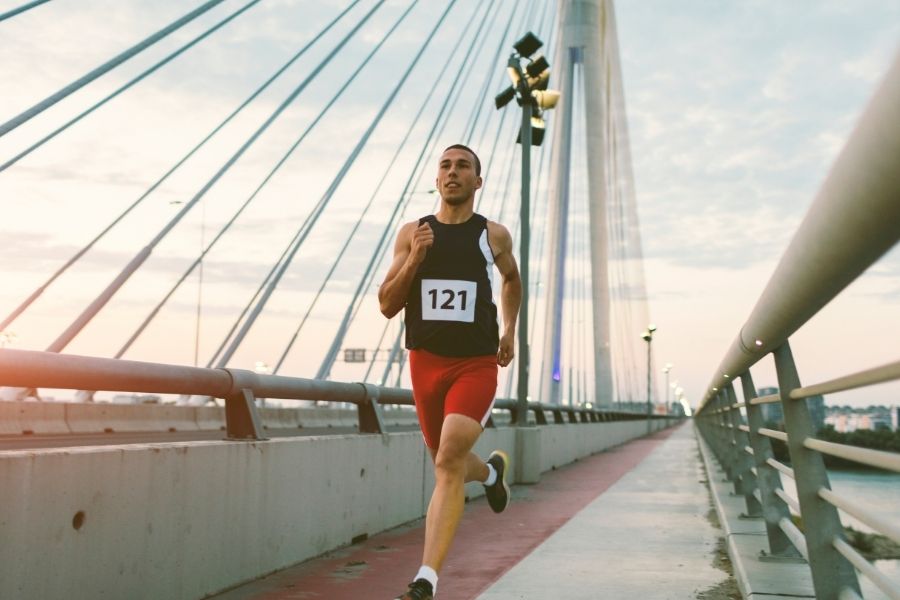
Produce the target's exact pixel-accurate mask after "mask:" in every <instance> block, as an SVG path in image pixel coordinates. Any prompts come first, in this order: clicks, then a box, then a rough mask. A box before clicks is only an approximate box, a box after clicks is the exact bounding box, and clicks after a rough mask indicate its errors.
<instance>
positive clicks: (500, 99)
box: [494, 86, 516, 109]
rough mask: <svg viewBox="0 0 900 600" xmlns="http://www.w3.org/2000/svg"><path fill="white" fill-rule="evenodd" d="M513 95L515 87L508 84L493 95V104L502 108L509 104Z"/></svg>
mask: <svg viewBox="0 0 900 600" xmlns="http://www.w3.org/2000/svg"><path fill="white" fill-rule="evenodd" d="M515 97H516V89H515V88H514V87H513V86H509V87H508V88H506V89H505V90H503V91H502V92H500V93H499V94H497V95H496V96H494V106H496V107H497V108H498V109H500V108H503V107H504V106H506V105H507V104H509V103H510V101H511V100H512V99H513V98H515Z"/></svg>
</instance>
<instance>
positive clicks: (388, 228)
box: [208, 4, 490, 366]
mask: <svg viewBox="0 0 900 600" xmlns="http://www.w3.org/2000/svg"><path fill="white" fill-rule="evenodd" d="M486 6H488V7H490V5H489V4H486ZM488 10H490V8H489V9H488ZM474 14H477V11H476V12H475V13H474ZM474 14H473V17H472V18H473V19H474V18H475V17H474ZM483 23H484V20H483V21H482V27H483ZM480 30H481V29H480V28H479V31H480ZM461 41H462V38H460V41H459V42H457V48H458V47H459V44H460V43H461ZM453 54H455V50H454V52H453V53H451V57H450V58H448V64H449V62H450V60H451V59H452V55H453ZM463 64H465V61H464V63H463ZM462 72H463V70H462V69H460V70H459V72H458V73H457V76H456V79H455V80H454V82H453V84H452V85H451V86H450V89H451V91H452V90H455V89H456V83H458V82H459V79H460V77H461V75H462ZM438 79H439V80H440V77H439V78H438ZM453 96H454V94H453V93H450V94H448V95H447V97H446V99H445V100H444V105H443V106H442V108H441V109H440V110H439V115H438V118H437V120H436V121H435V124H434V126H433V127H432V130H431V133H430V134H429V140H430V139H431V138H432V137H433V136H434V132H435V130H436V129H437V127H438V124H439V123H440V116H441V115H443V114H444V113H445V112H446V107H447V104H448V103H449V102H450V99H451V98H452V97H453ZM427 147H428V142H427V141H426V142H425V144H424V146H423V149H422V151H421V152H420V153H419V157H418V159H417V161H416V164H415V166H414V167H413V168H412V170H411V171H410V173H411V174H410V176H409V178H408V179H407V182H406V185H405V186H404V188H403V191H402V192H401V193H400V199H401V201H400V202H398V204H397V206H396V207H395V209H394V212H393V213H392V214H391V216H390V218H389V219H388V223H387V225H386V226H385V229H384V232H385V233H383V234H382V238H384V236H387V235H389V234H390V233H391V230H392V227H393V223H394V221H395V219H396V217H397V214H398V212H399V210H400V206H401V205H403V206H405V204H403V199H406V203H408V202H409V198H410V196H409V191H410V190H411V189H414V188H412V187H411V185H412V183H413V179H415V177H416V172H417V171H418V169H419V166H420V165H421V163H422V160H423V159H424V157H425V154H426V152H427ZM421 176H422V173H420V174H419V178H418V179H416V184H415V185H418V184H419V181H420V180H421ZM299 235H300V232H298V233H297V236H299ZM297 236H295V238H294V239H295V240H296V238H297ZM292 244H293V242H292ZM290 247H291V245H290V244H289V245H288V247H287V248H286V249H285V251H284V253H282V255H281V256H282V257H281V258H280V259H279V261H278V262H276V264H275V265H273V266H272V270H271V271H270V272H269V275H268V276H267V277H266V279H265V280H264V281H263V283H262V284H260V287H259V289H258V290H257V292H256V294H255V295H254V296H253V298H252V299H251V300H250V302H249V303H248V304H247V305H246V306H245V307H244V311H243V312H242V313H241V315H240V316H239V317H238V319H237V320H236V321H235V323H234V325H233V326H232V328H231V330H230V331H229V333H228V334H227V335H226V336H225V339H224V341H223V342H222V345H221V346H219V349H218V350H217V351H216V353H215V355H214V356H213V358H212V359H211V360H210V362H209V365H208V366H212V364H213V363H215V361H216V360H218V357H219V355H220V354H221V353H222V352H223V351H224V350H225V347H226V345H227V344H228V341H229V340H230V339H231V336H232V335H233V334H234V332H235V331H236V330H237V327H238V326H239V325H240V323H241V321H242V320H243V318H244V316H245V315H246V313H247V312H248V311H249V310H250V308H251V306H253V304H254V303H255V302H256V298H257V297H258V296H259V294H261V293H262V290H263V289H264V287H265V286H266V285H267V283H268V281H269V279H270V278H271V277H272V275H273V274H274V273H275V271H276V270H277V269H278V267H279V264H280V263H281V261H282V260H283V259H284V257H285V256H287V253H288V252H289V251H290ZM381 252H382V254H381V256H382V258H383V252H384V250H383V249H382V250H381ZM375 254H376V255H377V254H378V250H376V252H375ZM379 260H381V259H379ZM363 279H364V278H363ZM297 334H298V335H299V332H298V333H297Z"/></svg>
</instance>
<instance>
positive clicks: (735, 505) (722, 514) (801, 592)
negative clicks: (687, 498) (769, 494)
mask: <svg viewBox="0 0 900 600" xmlns="http://www.w3.org/2000/svg"><path fill="white" fill-rule="evenodd" d="M694 434H695V435H696V437H697V445H698V447H699V448H700V455H701V456H702V457H703V465H704V467H706V475H707V479H708V480H709V490H710V493H711V495H712V500H713V506H714V507H715V509H716V514H718V516H719V522H720V523H721V524H722V530H723V531H724V535H725V541H726V542H727V544H726V545H727V546H728V556H729V557H730V558H731V564H732V565H733V567H734V577H735V579H737V582H738V587H740V590H741V595H742V596H743V597H744V598H745V599H748V600H749V599H754V598H758V599H760V600H761V599H762V598H765V599H766V600H780V599H785V600H787V599H790V598H793V599H795V600H796V599H797V598H815V597H816V594H815V592H814V590H813V584H812V575H811V574H810V571H809V566H808V565H807V564H806V563H796V562H763V561H761V560H759V557H760V552H761V551H762V550H766V551H768V549H769V542H768V539H767V537H766V526H765V522H764V521H763V520H762V519H748V518H741V514H742V513H744V512H745V506H744V500H743V498H742V497H740V496H735V495H734V494H733V493H732V491H731V490H732V488H733V486H732V483H731V482H729V481H728V480H726V479H725V472H724V471H723V470H722V469H721V468H719V466H718V464H717V463H716V462H715V461H714V460H713V454H712V452H711V451H710V449H709V446H708V445H707V444H706V441H704V439H703V436H701V435H700V432H699V431H697V429H696V427H695V428H694Z"/></svg>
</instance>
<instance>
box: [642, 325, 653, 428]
mask: <svg viewBox="0 0 900 600" xmlns="http://www.w3.org/2000/svg"><path fill="white" fill-rule="evenodd" d="M654 331H656V325H653V324H650V325H648V326H647V329H646V330H645V331H644V333H643V334H642V335H641V337H642V338H643V339H644V341H645V342H647V433H650V417H651V415H652V414H653V413H652V407H651V404H650V363H651V355H650V348H651V345H652V343H653V332H654Z"/></svg>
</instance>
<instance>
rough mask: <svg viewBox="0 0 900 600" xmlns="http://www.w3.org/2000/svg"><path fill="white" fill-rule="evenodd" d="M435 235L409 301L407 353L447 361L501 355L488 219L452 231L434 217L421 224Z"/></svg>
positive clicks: (477, 219) (475, 216)
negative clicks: (428, 354) (425, 353)
mask: <svg viewBox="0 0 900 600" xmlns="http://www.w3.org/2000/svg"><path fill="white" fill-rule="evenodd" d="M422 223H428V224H429V225H430V226H431V229H432V231H434V245H433V246H432V247H431V248H429V249H428V252H427V253H426V254H425V260H424V261H422V264H420V265H419V269H418V270H417V271H416V277H415V279H413V283H412V286H411V287H410V289H409V296H408V297H407V298H406V315H405V319H406V347H407V348H409V349H410V350H415V349H418V348H421V349H423V350H427V351H429V352H433V353H434V354H439V355H441V356H453V357H461V356H483V355H486V354H496V353H497V348H498V346H499V331H498V327H497V306H496V305H495V304H494V295H493V278H494V273H493V268H494V255H493V252H492V251H491V247H490V244H489V243H488V231H487V219H486V218H484V217H483V216H481V215H479V214H473V215H472V217H471V218H470V219H469V220H468V221H466V222H465V223H459V224H455V225H447V224H445V223H441V222H440V221H438V220H437V218H435V216H434V215H429V216H427V217H422V218H421V219H419V225H421V224H422Z"/></svg>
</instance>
